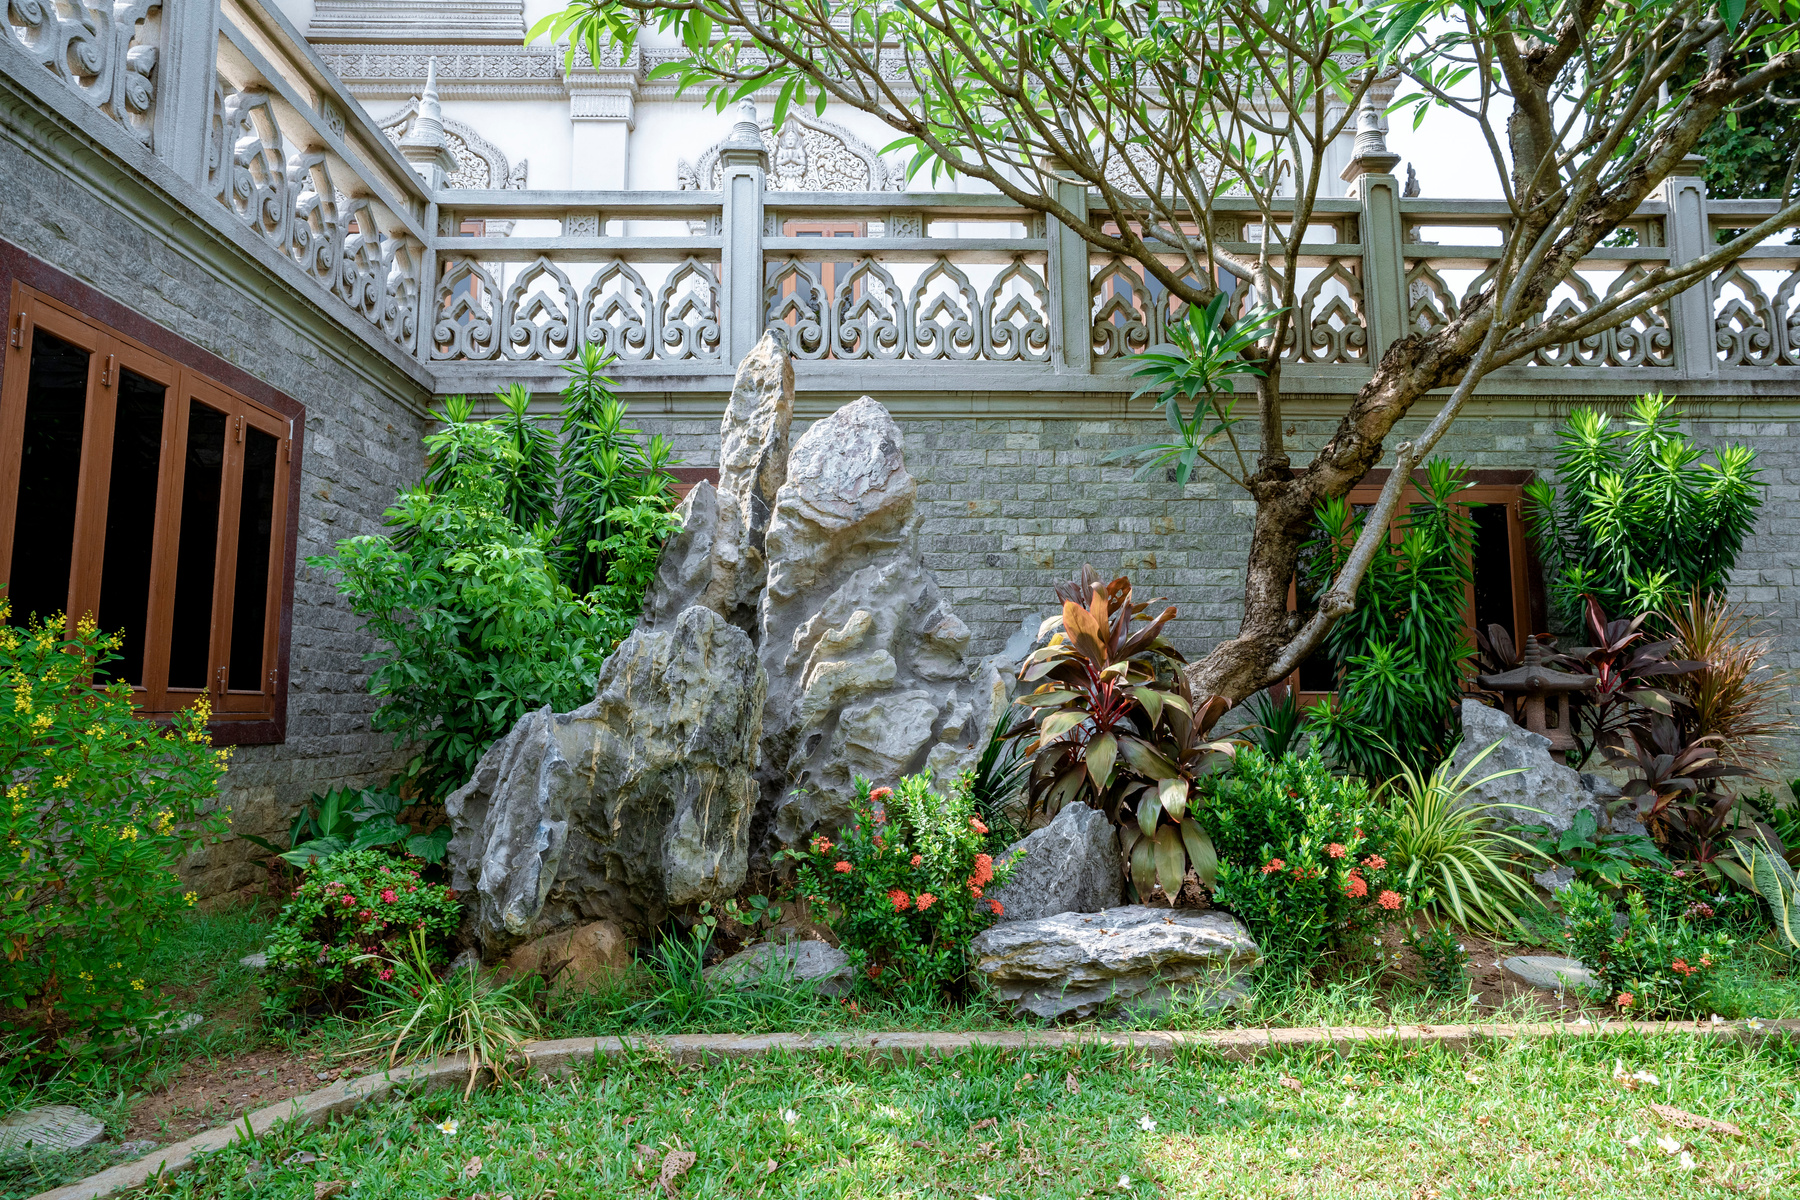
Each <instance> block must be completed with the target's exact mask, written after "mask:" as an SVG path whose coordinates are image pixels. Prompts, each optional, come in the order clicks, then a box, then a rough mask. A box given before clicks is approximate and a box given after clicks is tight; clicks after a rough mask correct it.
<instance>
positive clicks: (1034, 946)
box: [969, 904, 1261, 1020]
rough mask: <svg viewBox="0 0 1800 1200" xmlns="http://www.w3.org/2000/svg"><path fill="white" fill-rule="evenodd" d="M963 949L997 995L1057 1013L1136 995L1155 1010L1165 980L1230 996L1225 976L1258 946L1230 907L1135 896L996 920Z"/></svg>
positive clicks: (1095, 1008)
mask: <svg viewBox="0 0 1800 1200" xmlns="http://www.w3.org/2000/svg"><path fill="white" fill-rule="evenodd" d="M969 957H970V959H971V960H972V963H973V965H974V968H975V971H976V973H977V974H978V975H980V976H981V977H982V978H983V979H985V980H986V981H987V982H988V984H989V985H990V986H992V987H993V989H994V991H995V992H996V993H997V994H998V995H999V997H1000V998H1001V999H1002V1000H1005V1001H1007V1002H1009V1003H1011V1004H1012V1005H1014V1006H1015V1007H1017V1008H1020V1009H1023V1010H1024V1011H1026V1012H1029V1013H1032V1014H1034V1015H1036V1016H1039V1017H1042V1018H1044V1019H1045V1020H1055V1019H1056V1018H1058V1017H1063V1016H1074V1017H1088V1016H1092V1015H1093V1014H1095V1013H1096V1012H1099V1011H1101V1010H1102V1009H1114V1008H1120V1007H1124V1008H1127V1009H1129V1008H1130V1007H1131V1006H1132V1002H1133V1001H1137V1002H1138V1003H1139V1004H1141V1005H1144V1006H1153V1007H1152V1010H1153V1011H1154V1010H1155V1009H1156V1008H1159V1007H1160V1006H1161V1005H1163V1004H1165V1003H1167V993H1168V992H1169V991H1170V990H1171V989H1174V990H1181V991H1187V992H1192V991H1195V990H1201V991H1204V992H1209V993H1212V994H1213V997H1214V998H1213V1001H1212V1002H1213V1003H1223V1004H1229V1003H1232V1002H1234V1001H1235V1000H1236V999H1237V992H1236V991H1235V990H1234V989H1233V988H1232V987H1231V984H1232V981H1233V980H1234V979H1237V978H1238V977H1240V976H1243V975H1245V974H1247V973H1248V972H1249V971H1250V970H1251V968H1253V967H1254V966H1255V965H1256V963H1257V961H1258V959H1259V958H1260V957H1261V955H1260V953H1259V952H1258V950H1257V948H1256V943H1255V942H1253V941H1251V940H1250V934H1249V931H1248V930H1246V929H1245V928H1244V926H1243V924H1242V923H1241V922H1240V921H1239V920H1238V919H1237V918H1236V917H1234V916H1231V915H1230V914H1229V913H1223V912H1218V911H1209V912H1193V911H1189V910H1185V909H1168V908H1160V907H1159V908H1148V907H1145V906H1143V905H1139V904H1132V905H1127V906H1125V907H1123V908H1112V909H1107V910H1106V911H1104V912H1095V913H1079V912H1066V913H1058V914H1057V915H1056V916H1053V917H1042V918H1039V919H1037V920H1034V921H1009V922H1006V923H1004V924H1000V925H995V926H993V927H992V928H990V929H987V930H984V931H983V932H981V933H979V934H977V935H976V936H975V938H974V940H973V941H971V942H970V943H969ZM1140 997H1141V999H1139V998H1140Z"/></svg>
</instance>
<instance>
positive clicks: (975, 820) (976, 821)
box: [969, 817, 988, 833]
mask: <svg viewBox="0 0 1800 1200" xmlns="http://www.w3.org/2000/svg"><path fill="white" fill-rule="evenodd" d="M969 828H970V829H973V830H974V831H975V832H976V833H986V832H987V831H988V827H987V826H986V825H983V824H982V823H981V818H980V817H970V818H969Z"/></svg>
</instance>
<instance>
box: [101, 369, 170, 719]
mask: <svg viewBox="0 0 1800 1200" xmlns="http://www.w3.org/2000/svg"><path fill="white" fill-rule="evenodd" d="M164 390H165V389H164V387H163V385H162V384H160V383H157V382H156V381H155V380H151V379H145V378H144V377H143V376H142V375H139V374H137V373H136V372H134V371H128V370H121V371H120V372H119V400H118V405H119V407H118V411H117V414H116V415H115V416H114V418H113V450H112V478H111V480H110V482H109V483H108V486H107V493H106V557H105V560H104V562H103V565H102V567H101V571H100V628H101V629H103V630H105V631H106V632H108V633H120V634H122V641H121V643H120V645H119V661H117V662H114V663H111V664H108V666H107V667H106V668H105V673H106V674H107V675H109V676H111V677H112V678H114V679H123V680H125V681H126V682H127V683H130V684H133V685H141V684H142V683H143V682H144V636H145V632H146V631H145V626H146V624H147V622H148V620H149V615H150V549H151V546H152V544H153V542H154V539H155V536H156V485H157V477H158V472H160V471H161V469H162V434H163V392H164Z"/></svg>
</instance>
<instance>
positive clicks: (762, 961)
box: [706, 941, 855, 999]
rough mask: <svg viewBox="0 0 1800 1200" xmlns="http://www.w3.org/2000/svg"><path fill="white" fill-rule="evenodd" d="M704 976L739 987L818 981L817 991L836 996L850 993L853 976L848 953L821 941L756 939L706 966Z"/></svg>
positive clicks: (835, 997)
mask: <svg viewBox="0 0 1800 1200" xmlns="http://www.w3.org/2000/svg"><path fill="white" fill-rule="evenodd" d="M706 978H707V979H709V980H712V981H715V982H726V981H730V982H735V983H736V984H737V985H738V986H739V987H748V986H751V985H753V984H757V983H762V982H765V981H770V980H778V979H791V980H793V981H795V982H805V981H809V980H810V981H811V982H813V983H816V984H818V987H819V994H820V995H823V996H830V997H831V998H833V999H837V998H839V997H841V996H847V995H849V994H850V987H851V985H852V983H854V982H855V981H854V979H853V977H852V976H851V973H850V956H849V955H848V954H845V953H844V952H843V951H842V950H839V949H837V948H836V947H835V946H827V945H826V944H825V943H824V942H811V941H807V942H758V943H757V944H756V945H754V946H751V947H750V948H749V949H747V950H742V951H739V952H738V953H736V954H734V955H732V956H731V957H730V958H728V959H726V960H725V961H724V962H721V963H715V964H714V965H712V966H710V967H708V968H706Z"/></svg>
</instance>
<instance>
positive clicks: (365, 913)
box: [356, 908, 375, 921]
mask: <svg viewBox="0 0 1800 1200" xmlns="http://www.w3.org/2000/svg"><path fill="white" fill-rule="evenodd" d="M374 915H375V914H374V912H372V911H371V910H369V909H366V908H365V909H363V910H361V911H360V912H358V913H357V914H356V919H357V920H359V921H366V920H368V919H369V918H370V917H372V916H374Z"/></svg>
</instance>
